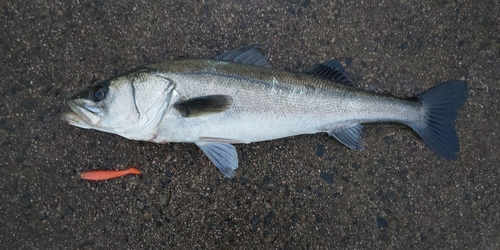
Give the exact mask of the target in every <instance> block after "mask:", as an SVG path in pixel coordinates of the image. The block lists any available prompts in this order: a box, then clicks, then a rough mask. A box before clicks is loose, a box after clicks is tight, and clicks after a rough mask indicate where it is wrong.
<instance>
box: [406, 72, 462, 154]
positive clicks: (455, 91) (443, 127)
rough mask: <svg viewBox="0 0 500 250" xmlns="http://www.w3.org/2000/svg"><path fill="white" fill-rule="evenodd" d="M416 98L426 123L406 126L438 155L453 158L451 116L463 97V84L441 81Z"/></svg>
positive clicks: (455, 139) (455, 146) (454, 143)
mask: <svg viewBox="0 0 500 250" xmlns="http://www.w3.org/2000/svg"><path fill="white" fill-rule="evenodd" d="M417 97H418V99H420V100H421V101H422V102H423V104H424V107H426V110H427V113H426V122H425V124H424V125H423V124H418V125H417V124H410V126H411V127H412V128H413V129H414V130H415V131H416V132H417V134H418V135H420V137H422V139H423V140H424V141H425V142H426V143H427V144H428V145H429V146H430V147H431V148H432V149H434V151H436V152H437V153H438V154H439V155H441V156H443V157H444V158H447V159H456V158H457V153H458V151H459V145H458V136H457V132H456V130H455V118H456V116H457V110H458V109H460V107H462V105H463V103H464V102H465V99H467V83H466V82H464V81H459V80H453V81H449V82H444V83H442V84H440V85H438V86H435V87H433V88H431V89H429V90H427V91H426V92H424V93H422V94H420V95H418V96H417Z"/></svg>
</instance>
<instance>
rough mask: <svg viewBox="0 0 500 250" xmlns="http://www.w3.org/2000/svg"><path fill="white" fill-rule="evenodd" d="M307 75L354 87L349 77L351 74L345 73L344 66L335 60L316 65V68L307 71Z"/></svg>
mask: <svg viewBox="0 0 500 250" xmlns="http://www.w3.org/2000/svg"><path fill="white" fill-rule="evenodd" d="M305 73H306V74H310V75H315V76H318V77H321V78H325V79H328V80H332V81H335V82H338V83H342V84H345V85H348V86H351V87H352V80H351V77H350V76H349V73H347V71H345V69H344V67H343V66H342V64H341V63H340V62H339V61H338V60H337V59H335V58H333V59H330V60H328V61H326V62H324V63H322V64H319V65H316V66H315V67H314V68H312V69H310V70H307V71H306V72H305Z"/></svg>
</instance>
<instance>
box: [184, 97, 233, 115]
mask: <svg viewBox="0 0 500 250" xmlns="http://www.w3.org/2000/svg"><path fill="white" fill-rule="evenodd" d="M232 103H233V98H232V97H231V96H228V95H207V96H200V97H195V98H191V99H189V100H186V101H181V102H177V103H175V104H174V108H175V109H177V110H178V111H179V112H181V114H182V116H184V117H195V116H200V115H204V114H210V113H220V112H223V111H225V110H227V109H228V108H229V107H230V106H231V104H232Z"/></svg>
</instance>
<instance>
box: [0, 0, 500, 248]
mask: <svg viewBox="0 0 500 250" xmlns="http://www.w3.org/2000/svg"><path fill="white" fill-rule="evenodd" d="M278 2H279V3H275V2H270V1H269V2H266V1H259V0H256V1H216V3H213V2H211V1H203V0H201V1H192V2H185V1H141V0H139V1H126V0H117V1H99V0H95V1H87V0H80V1H18V2H13V1H2V2H1V3H0V7H1V10H2V11H1V12H0V29H1V32H0V51H1V55H2V56H1V57H0V71H1V73H0V97H1V99H2V101H1V102H0V185H1V188H2V192H1V193H0V204H1V205H0V220H1V223H0V230H1V231H0V232H1V233H0V245H1V246H3V247H6V249H161V248H164V249H215V248H217V249H228V248H235V249H264V248H267V249H335V248H339V249H499V248H500V205H499V202H500V197H499V196H500V195H499V194H500V184H499V183H500V164H499V162H500V156H499V155H500V154H499V152H500V150H499V142H500V140H499V138H500V135H499V128H498V126H499V124H500V114H499V110H500V107H499V102H498V100H499V97H500V35H499V34H500V14H499V13H500V4H499V3H498V2H496V1H447V0H442V1H423V2H420V1H407V0H402V1H387V0H385V1H384V0H382V1H319V0H318V1H310V0H304V1H302V0H299V1H297V0H290V1H278ZM254 43H259V44H261V49H262V51H263V52H264V53H265V54H266V55H268V57H269V61H270V63H271V64H272V65H273V67H275V68H281V69H286V70H292V71H300V70H305V69H307V68H310V67H312V66H313V65H314V64H316V63H320V62H323V61H325V60H327V59H329V58H331V57H337V58H339V59H341V61H342V62H344V64H345V65H346V69H347V70H348V71H349V72H350V73H351V75H352V76H353V78H354V79H355V85H356V87H358V88H362V89H367V90H371V91H376V92H390V93H392V94H393V95H396V96H412V95H414V94H415V93H420V92H422V91H424V90H426V89H428V88H430V87H432V86H434V85H436V84H438V83H440V82H443V81H446V80H450V79H463V80H466V81H467V82H468V86H469V89H470V90H469V98H468V100H467V102H466V103H465V105H464V107H463V109H461V110H460V112H459V115H458V117H457V129H458V134H459V138H460V150H461V152H460V155H459V159H458V160H456V161H448V160H444V159H442V158H440V157H438V156H437V155H436V154H434V153H433V152H432V151H431V150H430V149H429V148H428V147H427V146H426V145H424V143H423V142H422V140H421V139H419V138H418V136H417V135H416V134H415V133H414V132H413V131H412V130H411V129H409V128H407V127H405V126H403V125H396V124H370V125H366V127H365V130H364V135H363V140H364V142H365V146H366V150H364V151H352V150H349V149H347V148H346V147H344V146H342V145H341V144H340V143H338V142H336V141H335V140H334V139H332V138H330V137H328V136H327V135H326V134H316V135H304V136H296V137H292V138H284V139H280V140H275V141H269V142H262V143H254V144H249V145H238V146H237V148H238V152H239V154H240V162H241V164H240V168H239V169H238V170H237V174H236V177H235V178H233V179H226V178H224V177H223V175H222V174H221V173H220V172H219V171H218V170H217V169H215V167H214V166H213V165H212V163H210V162H209V160H208V159H207V158H206V157H205V156H204V155H203V154H202V152H201V151H200V150H199V149H198V148H197V147H196V146H195V145H192V144H170V145H159V144H154V143H147V142H138V141H129V140H127V139H124V138H121V137H118V136H115V135H111V134H106V133H101V132H97V131H92V130H84V129H79V128H76V127H72V126H69V125H67V124H66V123H64V122H63V121H61V119H60V115H61V113H62V112H63V111H65V110H68V107H67V105H66V104H65V103H64V101H65V99H66V98H68V97H70V96H71V95H72V94H74V93H76V92H77V91H80V90H82V89H84V88H86V87H87V86H91V85H92V84H93V83H94V82H96V81H99V80H104V79H106V78H108V77H110V76H113V75H116V74H119V73H123V72H125V71H127V70H129V69H131V68H134V67H136V66H140V65H142V64H146V63H149V62H157V61H163V60H169V59H175V58H191V57H200V56H205V55H211V54H215V53H219V52H223V51H226V50H228V49H231V48H235V47H239V46H243V45H249V44H254ZM130 166H137V167H138V168H140V169H141V170H142V171H143V175H142V177H137V176H127V177H124V178H120V179H115V180H110V181H105V182H88V181H82V180H80V178H79V173H80V172H82V171H85V170H89V169H122V168H128V167H130Z"/></svg>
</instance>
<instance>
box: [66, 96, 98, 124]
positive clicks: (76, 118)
mask: <svg viewBox="0 0 500 250" xmlns="http://www.w3.org/2000/svg"><path fill="white" fill-rule="evenodd" d="M67 103H68V105H69V107H70V108H71V111H68V112H64V113H62V114H61V118H62V119H63V120H64V121H66V122H67V123H69V124H70V125H73V126H77V127H81V128H91V124H92V122H91V121H90V119H89V118H88V116H87V115H86V114H85V113H94V112H93V111H92V110H89V109H86V108H85V107H82V106H79V105H78V104H76V102H75V101H73V100H71V99H70V100H68V101H67Z"/></svg>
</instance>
